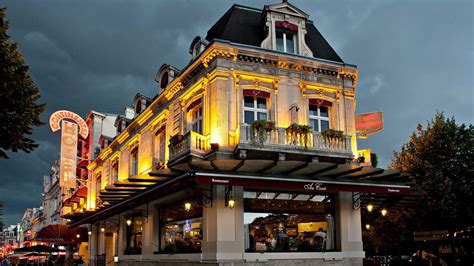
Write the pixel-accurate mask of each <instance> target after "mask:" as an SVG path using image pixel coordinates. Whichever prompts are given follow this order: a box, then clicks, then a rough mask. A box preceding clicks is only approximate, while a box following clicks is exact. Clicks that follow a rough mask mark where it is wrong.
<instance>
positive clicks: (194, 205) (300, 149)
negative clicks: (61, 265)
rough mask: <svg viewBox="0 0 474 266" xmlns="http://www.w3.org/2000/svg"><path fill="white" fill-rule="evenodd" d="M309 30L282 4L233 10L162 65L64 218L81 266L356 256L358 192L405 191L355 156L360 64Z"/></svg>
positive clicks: (119, 121) (332, 260) (311, 26)
mask: <svg viewBox="0 0 474 266" xmlns="http://www.w3.org/2000/svg"><path fill="white" fill-rule="evenodd" d="M316 26H317V25H316V24H315V23H314V22H313V21H311V20H309V15H308V14H306V13H305V12H304V11H302V10H300V9H298V8H297V7H295V6H294V5H292V4H290V3H288V2H287V1H283V3H279V4H274V5H269V6H264V8H263V9H255V8H251V7H245V6H240V5H234V6H232V7H231V8H230V9H229V10H228V11H227V12H226V13H225V14H224V15H223V16H222V18H220V19H219V20H218V21H217V22H216V24H215V25H214V26H212V27H211V28H210V29H209V31H208V32H207V36H206V37H205V38H201V37H199V36H198V37H196V38H194V40H193V41H192V42H191V44H190V47H189V53H190V54H191V61H190V63H189V64H188V65H187V66H186V67H184V68H183V69H181V70H179V69H177V68H175V67H173V66H171V65H168V64H164V65H163V66H162V67H161V68H160V69H159V71H158V73H157V75H156V81H157V83H158V86H157V87H158V88H157V95H156V96H155V97H154V98H152V99H151V98H147V97H145V96H143V95H141V94H137V96H136V97H135V98H134V99H133V101H132V107H131V108H126V112H125V115H120V116H117V117H116V119H115V122H114V126H115V128H116V136H113V137H111V136H110V135H105V134H102V135H103V136H100V137H99V139H100V143H101V146H100V148H99V149H100V150H99V154H98V156H96V157H94V158H92V157H89V158H91V160H92V161H91V163H90V164H88V166H87V169H88V177H87V180H88V182H87V196H86V197H83V201H81V202H80V203H81V204H82V203H84V204H85V206H81V205H79V206H81V207H80V208H78V207H77V206H76V207H74V206H73V207H72V208H71V212H70V213H68V215H67V218H68V219H70V220H71V221H70V222H69V225H70V226H72V227H77V226H84V225H87V226H88V229H89V259H90V263H96V264H121V265H135V264H139V263H144V262H148V263H158V262H159V263H163V264H167V263H168V264H169V265H171V264H173V263H178V262H179V263H181V264H183V265H192V264H199V263H211V264H214V265H217V264H219V265H220V264H228V263H234V264H237V265H241V264H249V265H253V264H258V263H261V262H265V263H268V264H280V265H282V264H288V265H290V264H298V263H304V264H308V265H309V264H318V265H326V264H327V265H329V264H330V265H334V264H344V265H362V258H363V257H364V251H363V249H362V237H361V230H362V229H361V228H362V227H361V219H360V195H361V194H362V193H383V194H388V195H390V196H393V197H398V196H400V195H403V194H407V193H409V186H407V185H405V184H404V181H405V180H406V178H407V177H406V176H404V175H401V174H400V173H399V172H394V171H388V170H384V169H379V168H374V167H372V166H370V165H367V164H364V163H363V162H361V161H360V160H357V156H358V150H357V135H356V130H355V119H354V116H355V108H356V99H355V95H356V88H357V79H358V71H357V67H356V66H355V65H352V64H349V63H347V62H345V61H343V60H342V59H341V57H340V56H339V55H338V54H337V53H336V51H334V49H333V48H332V47H331V46H330V44H329V43H328V42H327V41H326V40H325V39H324V37H323V36H322V35H321V33H320V32H319V31H318V29H317V27H316ZM90 135H91V136H93V135H94V136H95V134H90ZM64 217H65V216H64Z"/></svg>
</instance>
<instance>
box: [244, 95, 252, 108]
mask: <svg viewBox="0 0 474 266" xmlns="http://www.w3.org/2000/svg"><path fill="white" fill-rule="evenodd" d="M244 106H245V107H254V103H253V97H250V96H244Z"/></svg>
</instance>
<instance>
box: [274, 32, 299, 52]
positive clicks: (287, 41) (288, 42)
mask: <svg viewBox="0 0 474 266" xmlns="http://www.w3.org/2000/svg"><path fill="white" fill-rule="evenodd" d="M295 43H296V34H295V33H294V32H292V31H288V30H284V29H280V28H277V29H276V45H277V47H276V49H277V50H278V51H281V52H285V53H293V54H294V53H296V49H295Z"/></svg>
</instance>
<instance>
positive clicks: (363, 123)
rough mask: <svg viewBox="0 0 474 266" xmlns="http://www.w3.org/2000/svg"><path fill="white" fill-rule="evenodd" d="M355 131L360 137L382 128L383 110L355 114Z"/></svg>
mask: <svg viewBox="0 0 474 266" xmlns="http://www.w3.org/2000/svg"><path fill="white" fill-rule="evenodd" d="M355 124H356V131H357V132H358V133H360V135H359V137H360V138H366V137H367V136H370V135H372V134H375V133H377V132H379V131H381V130H382V129H383V112H382V111H378V112H373V113H365V114H359V115H356V116H355Z"/></svg>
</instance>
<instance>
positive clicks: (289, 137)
mask: <svg viewBox="0 0 474 266" xmlns="http://www.w3.org/2000/svg"><path fill="white" fill-rule="evenodd" d="M262 132H263V134H262V133H260V134H259V132H258V130H253V129H252V127H251V125H247V124H241V125H240V141H239V144H238V146H237V149H236V151H237V153H238V155H239V156H240V157H241V158H245V157H246V156H251V155H252V154H253V156H251V157H256V158H258V159H260V158H262V159H263V158H265V157H268V156H275V153H282V154H285V155H286V157H287V158H286V159H290V158H291V159H305V158H306V159H309V158H311V157H315V156H316V157H327V158H330V157H336V158H341V159H351V158H352V151H351V136H346V135H342V136H328V135H325V134H321V133H319V132H314V131H312V130H310V131H309V132H307V133H298V132H294V131H293V132H291V131H289V130H287V129H286V128H282V127H276V128H274V129H271V130H263V131H262ZM251 153H252V154H251ZM272 154H273V155H272ZM289 157H290V158H289Z"/></svg>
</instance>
